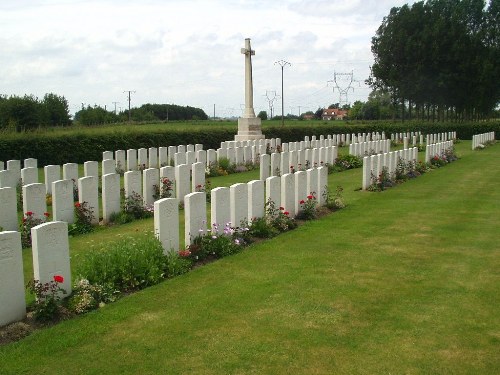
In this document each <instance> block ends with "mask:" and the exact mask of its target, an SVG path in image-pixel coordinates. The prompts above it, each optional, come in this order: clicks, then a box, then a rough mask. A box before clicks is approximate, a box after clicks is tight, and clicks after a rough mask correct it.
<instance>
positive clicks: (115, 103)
mask: <svg viewBox="0 0 500 375" xmlns="http://www.w3.org/2000/svg"><path fill="white" fill-rule="evenodd" d="M111 103H113V104H114V105H115V115H116V105H117V104H120V102H111Z"/></svg>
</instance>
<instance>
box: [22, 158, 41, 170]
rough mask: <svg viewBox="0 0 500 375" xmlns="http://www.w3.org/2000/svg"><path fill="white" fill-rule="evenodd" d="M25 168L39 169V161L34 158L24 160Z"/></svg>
mask: <svg viewBox="0 0 500 375" xmlns="http://www.w3.org/2000/svg"><path fill="white" fill-rule="evenodd" d="M24 168H38V160H37V159H33V158H28V159H24Z"/></svg>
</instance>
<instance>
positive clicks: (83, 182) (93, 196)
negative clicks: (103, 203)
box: [78, 176, 99, 224]
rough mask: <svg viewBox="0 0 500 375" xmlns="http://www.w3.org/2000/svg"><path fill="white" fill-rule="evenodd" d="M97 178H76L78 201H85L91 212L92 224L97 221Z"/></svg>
mask: <svg viewBox="0 0 500 375" xmlns="http://www.w3.org/2000/svg"><path fill="white" fill-rule="evenodd" d="M98 184H99V180H98V178H97V177H96V176H88V177H81V178H79V179H78V202H80V203H84V202H87V205H88V209H89V210H90V211H91V212H92V215H93V220H92V224H98V223H99V193H98Z"/></svg>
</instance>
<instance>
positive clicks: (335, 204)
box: [323, 185, 346, 210]
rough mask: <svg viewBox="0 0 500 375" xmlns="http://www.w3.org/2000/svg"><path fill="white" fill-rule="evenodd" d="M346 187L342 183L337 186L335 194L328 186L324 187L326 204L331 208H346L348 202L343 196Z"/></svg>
mask: <svg viewBox="0 0 500 375" xmlns="http://www.w3.org/2000/svg"><path fill="white" fill-rule="evenodd" d="M343 192H344V188H343V187H342V186H340V185H338V186H337V189H336V190H335V195H333V194H331V193H330V190H329V188H328V186H325V187H324V189H323V200H324V202H325V206H326V207H327V208H328V209H330V210H341V209H342V208H345V206H346V204H345V202H344V197H343Z"/></svg>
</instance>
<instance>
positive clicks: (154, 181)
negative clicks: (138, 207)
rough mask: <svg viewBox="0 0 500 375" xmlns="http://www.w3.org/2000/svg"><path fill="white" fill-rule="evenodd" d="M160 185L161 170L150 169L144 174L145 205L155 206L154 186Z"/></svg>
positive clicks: (143, 192)
mask: <svg viewBox="0 0 500 375" xmlns="http://www.w3.org/2000/svg"><path fill="white" fill-rule="evenodd" d="M159 184H160V170H159V169H156V168H148V169H145V170H144V171H143V172H142V201H143V202H144V204H145V205H150V204H153V203H154V201H155V199H154V197H153V195H154V193H155V188H154V185H157V186H159Z"/></svg>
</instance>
